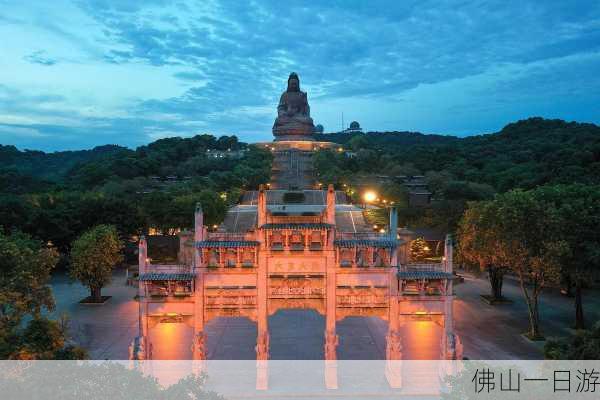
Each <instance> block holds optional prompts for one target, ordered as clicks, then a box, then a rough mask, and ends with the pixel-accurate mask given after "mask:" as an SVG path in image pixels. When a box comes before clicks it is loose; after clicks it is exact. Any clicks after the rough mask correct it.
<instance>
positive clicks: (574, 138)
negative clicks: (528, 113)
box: [0, 118, 600, 191]
mask: <svg viewBox="0 0 600 400" xmlns="http://www.w3.org/2000/svg"><path fill="white" fill-rule="evenodd" d="M316 138H317V140H324V141H333V142H336V143H340V144H342V145H343V146H344V147H345V148H348V149H351V150H354V151H356V152H358V151H362V152H363V157H362V158H359V159H362V160H363V161H364V162H362V164H361V165H353V166H351V169H352V170H354V172H356V170H357V169H360V170H365V171H366V172H377V173H382V172H384V171H389V170H390V165H392V166H393V165H395V164H398V165H410V166H411V167H414V169H413V170H415V171H419V172H420V173H423V174H424V173H426V172H428V171H445V172H448V173H450V174H451V175H452V176H453V177H454V179H461V180H466V181H472V182H480V183H486V184H489V185H491V186H493V187H494V188H496V189H497V190H499V191H505V190H508V189H511V188H514V187H523V188H530V187H535V186H537V185H540V184H545V183H571V182H581V183H600V127H598V126H596V125H593V124H582V123H576V122H565V121H562V120H546V119H542V118H530V119H527V120H523V121H518V122H515V123H511V124H509V125H507V126H506V127H504V128H503V129H502V130H501V131H500V132H496V133H492V134H485V135H478V136H470V137H465V138H458V137H455V136H444V135H428V134H422V133H418V132H368V133H334V134H320V135H317V136H316ZM246 146H247V145H246V144H245V143H240V142H238V140H237V138H236V137H235V136H223V137H221V138H215V137H213V136H210V135H199V136H195V137H192V138H178V137H175V138H167V139H160V140H157V141H155V142H153V143H150V144H148V145H146V146H141V147H139V148H137V149H136V150H130V149H127V148H124V147H120V146H114V145H107V146H100V147H96V148H94V149H92V150H83V151H64V152H56V153H43V152H41V151H19V150H17V149H16V148H15V147H14V146H1V145H0V173H1V174H2V175H3V176H4V179H3V180H5V181H6V180H9V181H14V180H20V181H22V183H23V184H27V187H30V186H31V185H33V186H35V185H41V186H43V185H44V181H54V182H56V181H60V180H64V179H67V180H77V179H82V178H81V177H82V175H84V176H85V177H84V179H86V180H92V181H94V182H101V181H105V180H107V179H113V178H122V179H132V178H135V177H139V176H149V175H163V176H164V175H168V174H173V175H180V176H181V175H194V176H201V175H204V174H208V173H209V172H210V171H213V170H219V169H221V170H229V169H231V168H233V167H234V164H235V163H232V162H231V161H226V160H223V161H222V162H221V163H215V162H213V161H210V160H207V157H206V155H205V152H206V150H208V149H216V150H228V149H232V150H237V149H240V148H245V147H246ZM367 151H375V152H376V154H380V155H379V156H375V155H374V154H371V155H370V156H369V157H367V155H368V154H367V153H365V152H367ZM230 164H231V165H230ZM384 164H385V165H384ZM400 169H401V168H400ZM0 183H2V182H0ZM19 184H21V183H19Z"/></svg>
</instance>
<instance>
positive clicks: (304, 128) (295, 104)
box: [273, 72, 315, 141]
mask: <svg viewBox="0 0 600 400" xmlns="http://www.w3.org/2000/svg"><path fill="white" fill-rule="evenodd" d="M314 128H315V127H314V125H313V120H312V118H311V117H310V107H309V106H308V100H307V97H306V92H302V91H301V90H300V79H299V78H298V75H297V74H296V73H295V72H292V73H291V74H290V77H289V78H288V87H287V90H286V91H285V92H283V94H282V95H281V99H279V105H278V106H277V118H276V119H275V124H273V135H274V136H275V140H276V141H277V140H313V139H312V134H313V131H314Z"/></svg>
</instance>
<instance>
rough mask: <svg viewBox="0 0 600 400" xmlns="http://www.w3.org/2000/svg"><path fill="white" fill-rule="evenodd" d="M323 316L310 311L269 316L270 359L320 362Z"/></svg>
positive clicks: (291, 311) (289, 311)
mask: <svg viewBox="0 0 600 400" xmlns="http://www.w3.org/2000/svg"><path fill="white" fill-rule="evenodd" d="M324 331H325V317H324V316H323V315H321V314H319V313H318V312H317V311H316V310H313V309H300V308H290V309H280V310H278V311H277V312H275V313H274V314H273V315H272V316H269V336H270V359H271V360H291V359H294V360H322V359H323V358H324V336H323V332H324Z"/></svg>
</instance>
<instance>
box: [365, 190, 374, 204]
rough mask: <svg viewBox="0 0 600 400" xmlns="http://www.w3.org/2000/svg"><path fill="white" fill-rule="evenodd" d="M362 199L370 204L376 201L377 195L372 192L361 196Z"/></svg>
mask: <svg viewBox="0 0 600 400" xmlns="http://www.w3.org/2000/svg"><path fill="white" fill-rule="evenodd" d="M363 199H364V200H365V202H367V203H372V202H374V201H375V200H377V194H376V193H375V192H373V191H368V192H365V194H364V195H363Z"/></svg>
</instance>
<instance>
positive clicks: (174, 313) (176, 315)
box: [165, 312, 179, 317]
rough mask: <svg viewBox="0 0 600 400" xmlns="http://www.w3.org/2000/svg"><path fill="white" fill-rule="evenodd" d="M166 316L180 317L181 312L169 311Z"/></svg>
mask: <svg viewBox="0 0 600 400" xmlns="http://www.w3.org/2000/svg"><path fill="white" fill-rule="evenodd" d="M165 316H167V317H178V316H179V314H178V313H176V312H168V313H166V314H165Z"/></svg>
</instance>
